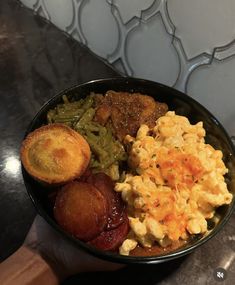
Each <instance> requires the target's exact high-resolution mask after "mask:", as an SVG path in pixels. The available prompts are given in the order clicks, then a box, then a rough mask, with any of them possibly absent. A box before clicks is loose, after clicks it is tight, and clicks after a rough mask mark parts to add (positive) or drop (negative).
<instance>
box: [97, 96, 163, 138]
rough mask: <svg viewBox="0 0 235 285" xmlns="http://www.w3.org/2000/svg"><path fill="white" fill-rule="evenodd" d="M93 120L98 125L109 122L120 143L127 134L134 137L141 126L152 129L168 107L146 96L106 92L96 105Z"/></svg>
mask: <svg viewBox="0 0 235 285" xmlns="http://www.w3.org/2000/svg"><path fill="white" fill-rule="evenodd" d="M97 106H98V108H97V111H96V115H95V120H96V121H97V122H99V123H100V124H103V125H104V124H106V123H107V122H108V120H110V121H111V123H112V127H113V131H114V133H115V135H116V137H117V138H118V139H119V140H120V141H122V140H123V139H124V138H125V136H126V135H127V134H129V135H131V136H135V135H136V132H137V130H138V129H139V127H140V125H141V124H147V125H148V126H149V127H153V126H154V124H155V121H156V120H157V119H158V118H159V117H160V116H162V115H164V114H165V113H166V112H167V110H168V107H167V105H166V104H165V103H159V102H157V101H155V100H154V99H153V98H152V97H150V96H148V95H143V94H140V93H132V94H131V93H128V92H115V91H108V92H107V93H106V94H105V96H104V98H103V100H100V101H99V102H98V103H97Z"/></svg>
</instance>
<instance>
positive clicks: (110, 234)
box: [88, 216, 129, 251]
mask: <svg viewBox="0 0 235 285" xmlns="http://www.w3.org/2000/svg"><path fill="white" fill-rule="evenodd" d="M128 232H129V222H128V218H127V217H126V216H125V219H124V220H123V222H122V224H120V225H119V226H118V227H117V228H115V229H112V230H106V231H103V232H102V233H101V234H100V235H99V236H98V237H96V238H95V239H93V240H91V241H89V242H88V244H90V245H93V246H94V247H96V248H98V249H101V250H106V251H108V250H109V251H114V250H117V249H118V247H119V246H120V245H121V244H122V242H123V241H124V240H125V238H126V236H127V234H128Z"/></svg>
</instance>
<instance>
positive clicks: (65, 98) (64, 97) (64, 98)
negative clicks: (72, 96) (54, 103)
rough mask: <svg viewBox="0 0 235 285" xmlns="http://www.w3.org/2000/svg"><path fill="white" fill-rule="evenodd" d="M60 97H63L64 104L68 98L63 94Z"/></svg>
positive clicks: (67, 101)
mask: <svg viewBox="0 0 235 285" xmlns="http://www.w3.org/2000/svg"><path fill="white" fill-rule="evenodd" d="M62 99H63V101H64V103H65V104H66V103H69V99H68V97H67V95H63V96H62Z"/></svg>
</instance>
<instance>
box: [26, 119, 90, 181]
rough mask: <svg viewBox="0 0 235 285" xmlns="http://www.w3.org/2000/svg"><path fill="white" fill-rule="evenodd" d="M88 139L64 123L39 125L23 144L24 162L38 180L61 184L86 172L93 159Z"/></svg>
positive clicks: (29, 171) (28, 170)
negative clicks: (91, 158)
mask: <svg viewBox="0 0 235 285" xmlns="http://www.w3.org/2000/svg"><path fill="white" fill-rule="evenodd" d="M90 156H91V152H90V147H89V145H88V143H87V142H86V140H85V139H84V138H83V137H82V136H81V135H80V134H78V133H77V132H75V131H74V130H72V129H71V128H69V127H67V126H65V125H62V124H51V125H47V126H43V127H40V128H38V129H36V130H35V131H33V132H32V133H30V134H29V135H28V136H27V137H26V139H25V140H24V141H23V143H22V146H21V161H22V163H23V166H24V167H25V169H26V171H27V172H28V173H29V174H30V175H31V176H33V177H34V178H35V179H37V180H39V181H41V182H44V183H46V184H50V185H60V184H64V183H66V182H68V181H71V180H73V179H75V178H77V177H79V176H81V175H82V174H83V172H84V171H85V170H86V168H87V166H88V164H89V161H90Z"/></svg>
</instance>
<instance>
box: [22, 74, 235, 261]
mask: <svg viewBox="0 0 235 285" xmlns="http://www.w3.org/2000/svg"><path fill="white" fill-rule="evenodd" d="M107 90H115V91H127V92H140V93H142V94H148V95H150V96H152V97H153V98H155V99H156V100H157V101H160V102H165V103H167V105H168V106H169V110H174V111H175V112H176V113H177V114H178V115H184V116H186V117H188V119H189V120H190V122H191V123H193V124H194V123H196V122H198V121H203V125H204V128H205V129H206V132H207V136H206V142H207V143H209V144H211V145H212V146H214V147H215V148H216V149H220V150H222V151H223V155H224V157H223V158H224V162H225V164H226V166H227V168H228V169H229V173H228V175H227V176H226V182H227V185H228V189H229V191H230V192H231V193H232V194H233V195H234V196H235V150H234V145H233V143H232V142H231V139H230V137H229V136H228V134H227V133H226V131H225V129H224V128H223V127H222V125H221V124H220V123H219V122H218V120H217V119H216V118H215V117H214V116H213V115H212V114H211V113H210V112H209V111H208V110H207V109H206V108H204V107H203V106H202V105H201V104H199V103H198V102H196V101H195V100H194V99H192V98H191V97H189V96H188V95H186V94H184V93H182V92H180V91H177V90H175V89H173V88H170V87H167V86H165V85H163V84H159V83H156V82H152V81H148V80H143V79H136V78H111V79H100V80H95V81H90V82H88V83H84V84H81V85H78V86H74V87H72V88H69V89H66V90H64V91H62V92H60V93H59V94H57V95H56V96H54V97H53V98H52V99H51V100H49V101H48V102H47V103H46V104H44V106H42V108H41V109H40V111H39V112H38V113H37V114H36V116H35V118H34V119H33V120H32V122H31V124H30V125H29V127H28V129H27V131H26V135H27V134H28V133H30V132H32V131H33V130H35V129H36V128H39V127H40V126H42V125H43V124H46V123H47V121H46V114H47V111H48V110H49V109H51V108H54V107H55V106H56V105H57V104H58V103H60V102H61V101H62V99H61V97H62V95H64V94H66V95H67V96H68V98H75V99H80V98H84V97H86V96H87V95H88V94H89V93H90V92H96V93H105V92H106V91H107ZM22 172H23V177H24V182H25V185H26V188H27V191H28V194H29V196H30V198H31V199H32V201H33V203H34V205H35V207H36V209H37V211H38V213H39V214H40V215H41V216H42V217H43V218H44V219H45V220H46V221H47V222H48V223H49V224H50V225H51V226H52V227H53V228H54V229H55V230H56V231H58V232H59V233H60V234H61V235H62V236H63V237H64V238H66V239H67V240H69V241H70V242H72V243H73V244H74V245H75V246H77V247H79V248H82V249H84V250H85V251H87V252H89V253H90V254H92V255H95V256H97V257H100V258H102V259H106V260H109V261H112V262H119V263H135V264H137V263H145V264H146V263H161V262H164V261H168V260H171V259H174V258H177V257H180V256H183V255H185V254H188V253H190V252H192V251H193V250H194V249H195V248H197V247H199V246H201V245H202V244H204V243H205V242H206V241H208V240H209V239H210V238H212V237H213V236H214V235H215V234H217V233H218V231H220V230H221V229H222V227H223V226H224V224H225V223H226V222H227V221H228V219H229V217H230V216H231V214H232V210H233V208H234V204H235V199H234V198H233V201H232V203H231V204H230V205H225V206H222V207H219V208H218V209H217V211H216V212H217V216H218V217H219V222H218V223H217V224H216V226H214V225H213V224H212V225H210V226H211V231H210V232H209V234H207V235H205V236H202V237H200V238H198V239H195V240H192V241H191V242H190V243H188V244H187V245H186V246H185V247H183V248H180V249H178V250H176V251H173V252H170V253H167V254H164V255H159V256H150V257H134V256H122V255H119V254H116V253H112V252H105V251H101V250H97V249H95V248H93V247H91V246H89V245H87V244H86V243H84V242H82V241H80V240H78V239H75V238H73V237H72V236H71V235H69V234H68V233H66V232H65V231H64V230H63V229H61V227H60V226H59V225H58V224H57V223H56V222H55V220H54V218H53V213H52V210H51V208H50V207H49V206H48V198H47V190H46V189H42V188H43V187H42V186H40V185H39V184H38V183H37V182H35V181H34V180H33V179H32V178H31V177H30V176H29V175H28V174H27V172H26V171H25V170H24V168H22Z"/></svg>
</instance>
